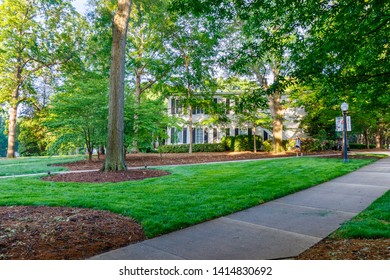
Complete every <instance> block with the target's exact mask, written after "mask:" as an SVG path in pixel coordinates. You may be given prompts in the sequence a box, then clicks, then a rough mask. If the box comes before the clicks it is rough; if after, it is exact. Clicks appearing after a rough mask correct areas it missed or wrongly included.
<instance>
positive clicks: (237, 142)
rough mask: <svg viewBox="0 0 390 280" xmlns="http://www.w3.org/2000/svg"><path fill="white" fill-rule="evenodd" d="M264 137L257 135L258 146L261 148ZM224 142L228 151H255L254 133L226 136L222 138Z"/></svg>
mask: <svg viewBox="0 0 390 280" xmlns="http://www.w3.org/2000/svg"><path fill="white" fill-rule="evenodd" d="M262 142H263V139H262V138H261V137H260V136H257V135H256V147H257V149H258V150H260V149H261V146H262ZM222 144H223V145H224V146H225V149H226V150H228V151H234V152H243V151H253V150H254V145H253V135H237V136H226V137H223V138H222Z"/></svg>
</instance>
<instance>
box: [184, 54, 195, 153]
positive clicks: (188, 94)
mask: <svg viewBox="0 0 390 280" xmlns="http://www.w3.org/2000/svg"><path fill="white" fill-rule="evenodd" d="M184 60H185V63H186V73H187V79H188V80H187V98H188V101H189V103H190V106H189V107H190V111H189V124H188V128H189V130H190V131H189V134H190V146H189V150H188V153H190V154H192V142H193V136H192V128H193V123H192V104H191V102H192V101H191V84H190V81H189V75H190V60H189V57H188V56H186V55H184Z"/></svg>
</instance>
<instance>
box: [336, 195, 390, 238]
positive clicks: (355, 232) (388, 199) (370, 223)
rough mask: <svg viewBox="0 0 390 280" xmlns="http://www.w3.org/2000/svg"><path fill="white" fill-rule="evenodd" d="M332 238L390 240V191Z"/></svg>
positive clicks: (343, 226) (347, 223) (342, 227)
mask: <svg viewBox="0 0 390 280" xmlns="http://www.w3.org/2000/svg"><path fill="white" fill-rule="evenodd" d="M331 238H347V239H351V238H367V239H375V238H390V191H388V192H386V193H385V194H384V195H383V196H382V197H380V198H378V199H377V200H376V201H374V203H372V204H371V205H370V206H369V207H367V209H365V210H364V211H363V212H361V213H360V214H359V215H357V216H356V217H355V218H353V219H352V220H350V221H348V222H346V223H345V224H343V225H342V226H341V227H340V229H338V230H337V231H335V232H334V233H333V234H332V235H331Z"/></svg>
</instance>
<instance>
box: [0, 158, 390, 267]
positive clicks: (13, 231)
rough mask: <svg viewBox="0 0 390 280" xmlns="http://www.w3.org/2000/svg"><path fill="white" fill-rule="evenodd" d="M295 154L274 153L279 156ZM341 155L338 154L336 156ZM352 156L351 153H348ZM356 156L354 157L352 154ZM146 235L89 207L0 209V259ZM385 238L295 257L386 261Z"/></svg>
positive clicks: (123, 176) (145, 169)
mask: <svg viewBox="0 0 390 280" xmlns="http://www.w3.org/2000/svg"><path fill="white" fill-rule="evenodd" d="M293 155H294V154H291V153H290V154H279V155H277V156H278V157H285V156H293ZM265 157H267V158H268V157H275V155H271V154H267V153H212V154H207V153H197V154H192V155H189V154H164V155H158V154H157V155H156V154H152V155H145V154H134V155H129V156H128V157H127V159H126V162H127V165H128V166H129V167H134V166H139V167H142V168H140V169H137V170H129V171H127V172H113V173H109V174H108V173H104V172H98V171H93V172H82V173H67V174H61V175H52V176H48V177H45V178H44V180H51V181H67V182H68V181H77V182H94V183H98V182H120V181H128V180H141V179H144V178H149V177H156V176H164V175H167V172H164V171H159V170H153V169H150V168H149V167H150V166H155V165H169V164H191V163H202V162H215V161H230V160H244V159H255V158H265ZM335 157H340V158H341V156H338V155H337V156H335ZM351 157H354V156H351ZM356 157H357V156H356ZM102 164H103V159H94V160H93V161H82V162H77V163H69V164H66V165H65V166H66V167H68V168H69V169H70V170H91V169H99V168H100V167H101V166H102ZM144 239H145V234H144V232H143V230H142V227H141V226H140V225H139V224H137V223H136V222H135V221H134V220H132V219H130V218H127V217H123V216H121V215H117V214H114V213H110V212H107V211H98V210H92V209H80V208H67V207H30V206H29V207H27V206H13V207H0V260H1V259H10V260H17V259H27V260H35V259H44V260H55V259H74V260H77V259H86V258H89V257H92V256H94V255H97V254H100V253H103V252H107V251H109V250H113V249H116V248H119V247H123V246H126V245H128V244H131V243H134V242H139V241H142V240H144ZM389 252H390V240H389V239H374V240H358V239H348V240H333V239H329V238H325V239H324V240H322V241H321V242H319V243H318V244H316V245H314V246H313V247H312V248H310V249H309V250H307V251H306V252H304V253H302V254H301V255H299V256H298V257H297V258H296V259H313V260H319V259H366V260H376V259H390V253H389Z"/></svg>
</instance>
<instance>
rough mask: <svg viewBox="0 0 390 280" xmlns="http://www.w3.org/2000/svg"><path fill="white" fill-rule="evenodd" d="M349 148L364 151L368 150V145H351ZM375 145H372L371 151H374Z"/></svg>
mask: <svg viewBox="0 0 390 280" xmlns="http://www.w3.org/2000/svg"><path fill="white" fill-rule="evenodd" d="M348 145H349V148H350V149H355V150H362V149H367V145H366V144H359V143H349V144H348ZM374 148H375V145H370V149H374Z"/></svg>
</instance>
